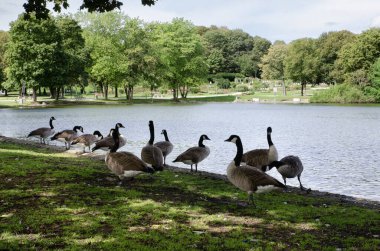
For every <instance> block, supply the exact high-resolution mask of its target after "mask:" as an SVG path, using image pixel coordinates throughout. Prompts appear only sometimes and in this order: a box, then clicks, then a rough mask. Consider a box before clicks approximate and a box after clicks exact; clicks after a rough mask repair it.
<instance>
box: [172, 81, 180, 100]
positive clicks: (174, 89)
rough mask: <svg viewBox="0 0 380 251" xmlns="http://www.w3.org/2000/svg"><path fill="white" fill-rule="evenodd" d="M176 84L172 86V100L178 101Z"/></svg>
mask: <svg viewBox="0 0 380 251" xmlns="http://www.w3.org/2000/svg"><path fill="white" fill-rule="evenodd" d="M178 92H179V90H178V84H176V85H175V87H174V88H173V100H174V101H178Z"/></svg>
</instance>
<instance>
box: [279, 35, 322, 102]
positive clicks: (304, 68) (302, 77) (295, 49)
mask: <svg viewBox="0 0 380 251" xmlns="http://www.w3.org/2000/svg"><path fill="white" fill-rule="evenodd" d="M315 52H316V43H315V40H313V39H311V38H302V39H297V40H294V41H293V42H291V43H290V44H289V48H288V53H287V56H286V58H285V76H286V77H287V78H289V79H292V80H293V81H294V82H300V83H301V96H303V94H304V87H305V86H306V84H307V83H312V84H315V83H317V78H318V68H319V61H318V58H317V57H316V55H315Z"/></svg>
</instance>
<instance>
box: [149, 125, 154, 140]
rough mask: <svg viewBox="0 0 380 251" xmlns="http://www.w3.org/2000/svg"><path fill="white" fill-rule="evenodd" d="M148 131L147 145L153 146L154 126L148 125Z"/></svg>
mask: <svg viewBox="0 0 380 251" xmlns="http://www.w3.org/2000/svg"><path fill="white" fill-rule="evenodd" d="M149 131H150V139H149V145H153V142H154V125H153V124H149Z"/></svg>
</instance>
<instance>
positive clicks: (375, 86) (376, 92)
mask: <svg viewBox="0 0 380 251" xmlns="http://www.w3.org/2000/svg"><path fill="white" fill-rule="evenodd" d="M369 77H370V80H371V84H370V85H369V86H366V87H365V89H364V91H365V93H366V94H367V95H369V96H372V97H374V98H375V100H376V102H380V58H378V59H377V61H376V62H375V63H374V64H373V65H372V67H371V70H370V76H369Z"/></svg>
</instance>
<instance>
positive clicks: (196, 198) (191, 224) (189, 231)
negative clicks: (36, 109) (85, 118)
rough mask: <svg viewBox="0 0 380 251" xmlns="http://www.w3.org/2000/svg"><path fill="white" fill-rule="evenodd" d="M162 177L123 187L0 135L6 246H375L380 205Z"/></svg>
mask: <svg viewBox="0 0 380 251" xmlns="http://www.w3.org/2000/svg"><path fill="white" fill-rule="evenodd" d="M245 199H246V195H245V194H244V193H243V192H241V191H239V190H238V189H236V188H235V187H233V186H232V185H230V184H229V183H227V182H225V181H222V180H216V179H210V178H207V177H202V176H199V175H192V174H186V173H176V172H173V171H164V172H160V173H156V174H154V175H153V176H150V175H142V176H139V177H137V178H136V179H135V180H134V181H131V182H128V183H126V184H124V185H122V186H118V180H117V179H116V177H115V176H113V175H112V174H111V173H110V172H109V171H108V170H107V169H106V167H105V165H104V162H102V161H97V160H94V159H90V158H88V157H77V156H74V155H69V154H66V153H63V152H61V151H59V150H53V149H51V148H46V147H38V145H28V144H15V143H12V142H5V141H2V140H1V138H0V201H1V203H0V231H1V232H0V249H17V250H18V249H38V250H40V249H53V248H59V249H76V250H84V249H96V250H111V249H112V250H183V249H187V250H199V249H200V250H262V249H294V250H302V249H312V250H336V249H337V248H341V249H345V248H347V249H352V250H378V249H379V247H380V240H379V234H380V214H379V211H378V209H369V208H364V207H357V206H353V205H349V204H345V203H340V202H339V201H336V200H332V199H328V198H314V197H311V196H309V195H306V194H295V193H285V192H279V193H272V194H260V195H257V196H255V199H256V203H257V206H258V208H256V209H255V208H252V207H249V206H243V205H242V203H241V202H244V201H245Z"/></svg>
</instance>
